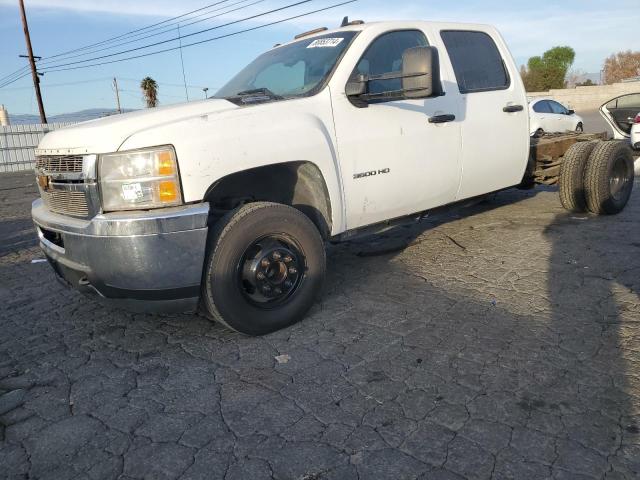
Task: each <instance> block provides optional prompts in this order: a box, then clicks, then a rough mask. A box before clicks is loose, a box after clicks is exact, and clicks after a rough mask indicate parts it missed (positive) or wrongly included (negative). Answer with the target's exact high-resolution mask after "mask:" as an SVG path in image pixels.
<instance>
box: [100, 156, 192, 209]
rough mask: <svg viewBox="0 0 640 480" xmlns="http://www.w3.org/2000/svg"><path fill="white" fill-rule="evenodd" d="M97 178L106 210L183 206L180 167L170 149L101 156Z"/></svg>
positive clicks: (103, 206)
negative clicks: (179, 175)
mask: <svg viewBox="0 0 640 480" xmlns="http://www.w3.org/2000/svg"><path fill="white" fill-rule="evenodd" d="M98 178H99V180H100V191H101V193H102V208H103V210H104V211H113V210H137V209H141V208H145V209H146V208H158V207H170V206H173V205H180V204H181V203H182V192H181V191H180V179H179V177H178V164H177V163H176V154H175V152H174V151H173V148H171V147H154V148H146V149H144V150H130V151H128V152H119V153H109V154H106V155H100V160H99V163H98Z"/></svg>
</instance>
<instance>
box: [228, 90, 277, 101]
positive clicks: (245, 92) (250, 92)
mask: <svg viewBox="0 0 640 480" xmlns="http://www.w3.org/2000/svg"><path fill="white" fill-rule="evenodd" d="M257 94H262V95H264V96H268V97H271V98H273V99H274V100H282V99H283V98H284V97H282V96H280V95H276V94H275V93H273V92H272V91H271V90H269V89H268V88H264V87H263V88H253V89H251V90H242V91H241V92H238V93H236V95H237V96H238V97H244V96H247V95H257Z"/></svg>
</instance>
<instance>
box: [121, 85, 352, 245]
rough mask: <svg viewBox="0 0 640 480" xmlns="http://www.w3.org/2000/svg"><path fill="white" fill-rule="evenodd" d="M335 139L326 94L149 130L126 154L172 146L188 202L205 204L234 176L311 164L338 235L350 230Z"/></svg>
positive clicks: (135, 139)
mask: <svg viewBox="0 0 640 480" xmlns="http://www.w3.org/2000/svg"><path fill="white" fill-rule="evenodd" d="M335 138H336V136H335V131H334V128H333V117H332V110H331V103H330V95H329V90H328V88H325V89H324V90H323V92H320V93H319V94H317V95H315V96H313V97H306V98H299V99H295V100H284V101H280V102H273V103H268V104H262V105H252V106H246V107H242V108H238V109H234V110H228V111H224V112H220V113H214V114H210V115H202V116H200V117H197V118H191V119H187V120H183V121H179V122H176V123H168V124H166V125H161V126H158V127H153V128H151V129H149V130H143V131H140V132H137V133H135V134H134V135H132V136H131V137H129V138H128V139H127V140H125V142H124V143H123V144H122V146H121V147H120V150H130V149H135V148H143V147H148V146H152V145H160V144H165V145H166V144H172V145H173V146H174V147H175V149H176V154H177V157H178V164H179V168H180V175H181V179H182V189H183V194H184V199H185V201H186V202H195V201H201V200H202V199H203V198H204V196H205V193H206V192H207V189H208V188H209V187H210V186H211V185H212V184H213V183H215V182H216V181H217V180H219V179H221V178H223V177H225V176H227V175H230V174H232V173H236V172H241V171H244V170H248V169H252V168H256V167H263V166H267V165H271V164H276V163H283V162H299V161H307V162H311V163H313V164H314V165H316V166H317V167H318V169H319V170H320V172H321V173H322V175H323V177H324V180H325V183H326V187H327V191H328V194H329V199H330V202H331V223H332V229H331V230H332V231H331V233H332V234H333V235H335V234H337V233H341V232H342V231H344V228H345V226H344V201H343V196H342V191H343V189H342V185H341V181H340V176H339V174H338V172H339V171H340V168H339V164H338V162H339V160H338V154H337V150H336V140H335ZM248 193H251V192H248Z"/></svg>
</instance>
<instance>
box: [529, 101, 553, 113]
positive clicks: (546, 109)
mask: <svg viewBox="0 0 640 480" xmlns="http://www.w3.org/2000/svg"><path fill="white" fill-rule="evenodd" d="M533 111H534V112H536V113H552V110H551V107H550V106H549V102H547V101H546V100H541V101H540V102H537V103H536V104H535V105H534V106H533Z"/></svg>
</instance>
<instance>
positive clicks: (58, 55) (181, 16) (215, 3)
mask: <svg viewBox="0 0 640 480" xmlns="http://www.w3.org/2000/svg"><path fill="white" fill-rule="evenodd" d="M228 1H229V0H219V1H217V2H214V3H210V4H209V5H205V6H204V7H200V8H196V9H195V10H191V11H190V12H187V13H183V14H181V15H177V16H175V17H171V18H167V19H166V20H162V21H161V22H157V23H153V24H151V25H147V26H146V27H141V28H137V29H135V30H131V31H129V32H125V33H123V34H120V35H116V36H115V37H110V38H107V39H105V40H102V41H100V42H96V43H92V44H90V45H85V46H84V47H78V48H75V49H73V50H67V51H66V52H62V53H58V54H56V55H50V56H48V57H45V58H55V57H60V56H62V55H66V54H67V53H73V52H77V51H80V50H86V49H87V48H90V47H95V46H97V45H102V44H104V43H107V42H110V41H112V40H117V39H119V38H122V37H126V36H128V35H131V34H133V33H136V32H141V31H143V30H147V29H149V28H152V27H156V26H158V25H162V24H164V23H167V22H171V21H173V20H176V19H178V18H183V17H186V16H187V15H191V14H192V13H196V12H200V11H202V10H206V9H207V8H210V7H214V6H216V5H220V4H221V3H226V2H228Z"/></svg>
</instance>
